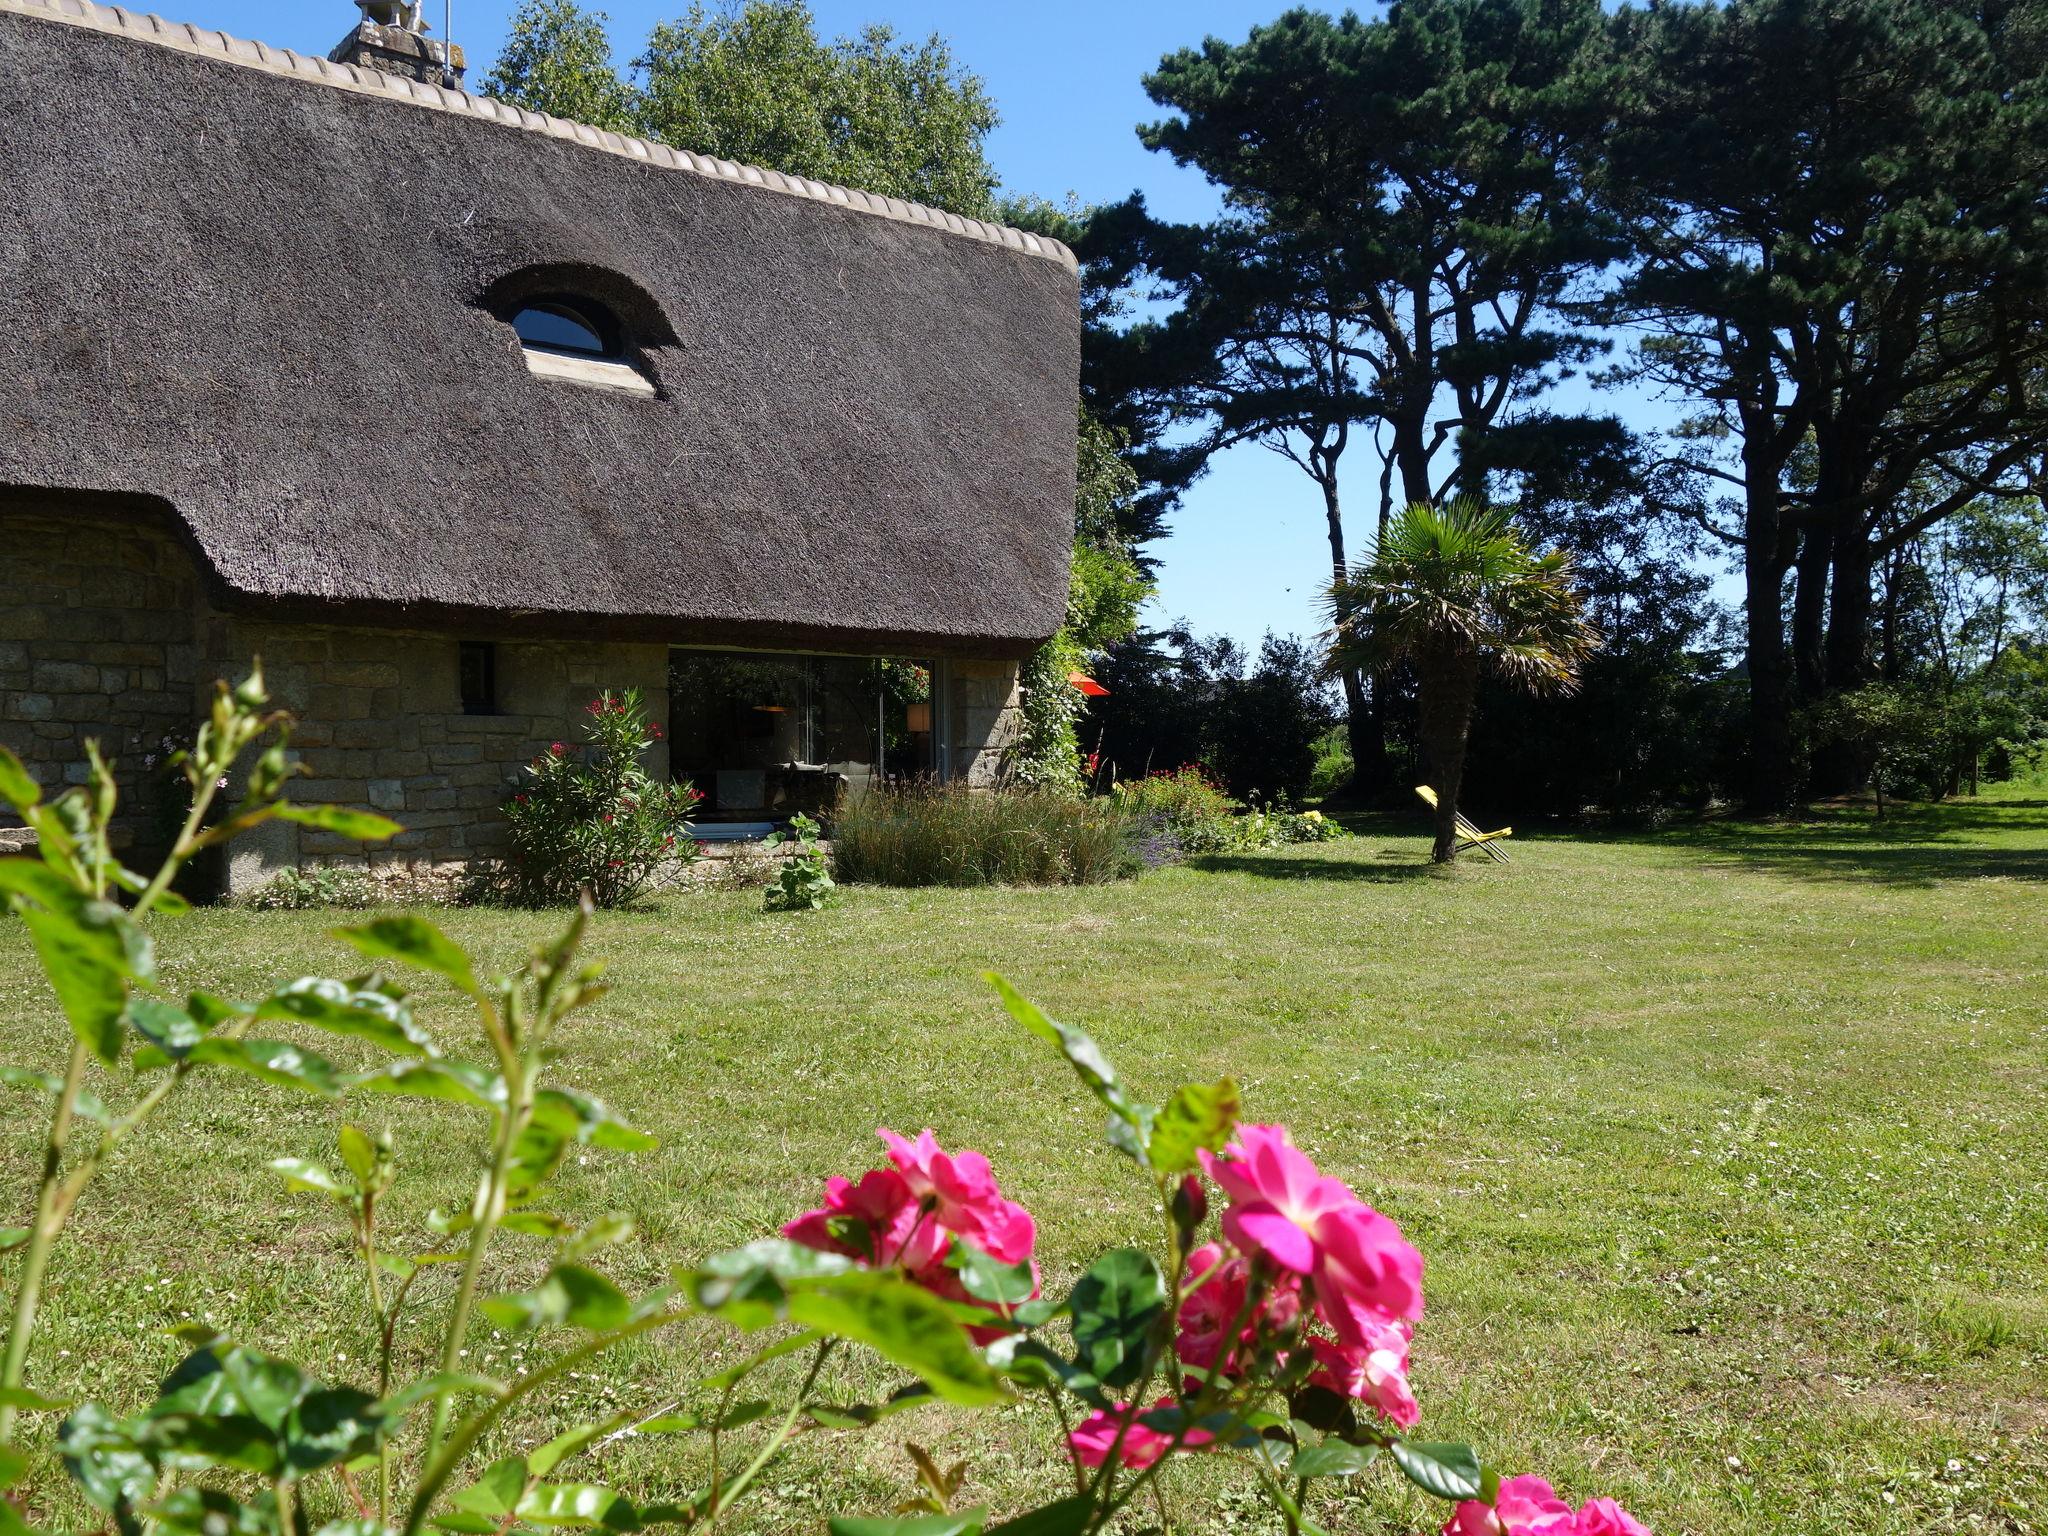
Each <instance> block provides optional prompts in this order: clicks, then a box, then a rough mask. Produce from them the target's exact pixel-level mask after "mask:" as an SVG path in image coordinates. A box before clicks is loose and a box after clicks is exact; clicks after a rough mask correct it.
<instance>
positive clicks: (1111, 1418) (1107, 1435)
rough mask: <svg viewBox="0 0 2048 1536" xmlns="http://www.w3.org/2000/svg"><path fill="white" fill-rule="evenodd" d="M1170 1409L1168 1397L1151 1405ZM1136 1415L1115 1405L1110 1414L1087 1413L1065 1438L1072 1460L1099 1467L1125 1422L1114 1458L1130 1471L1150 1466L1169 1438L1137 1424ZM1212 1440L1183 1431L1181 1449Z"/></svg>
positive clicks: (1198, 1432)
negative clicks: (1127, 1421) (1122, 1436)
mask: <svg viewBox="0 0 2048 1536" xmlns="http://www.w3.org/2000/svg"><path fill="white" fill-rule="evenodd" d="M1173 1406H1174V1402H1173V1399H1172V1398H1171V1397H1162V1398H1161V1399H1159V1401H1158V1402H1156V1403H1154V1404H1153V1405H1152V1407H1153V1408H1171V1407H1173ZM1145 1411H1147V1412H1149V1411H1150V1410H1145ZM1138 1412H1139V1410H1137V1409H1132V1408H1126V1407H1125V1406H1124V1405H1123V1404H1122V1403H1118V1404H1117V1405H1116V1408H1115V1411H1114V1412H1109V1411H1105V1410H1103V1409H1100V1408H1098V1409H1096V1410H1095V1412H1093V1413H1091V1414H1089V1415H1088V1417H1087V1418H1085V1419H1083V1420H1082V1421H1081V1422H1080V1423H1079V1424H1078V1425H1076V1426H1075V1428H1074V1432H1073V1433H1072V1434H1070V1435H1068V1436H1067V1444H1068V1446H1070V1447H1071V1448H1072V1450H1073V1453H1074V1459H1075V1460H1076V1461H1078V1462H1080V1463H1081V1465H1082V1466H1084V1467H1099V1466H1101V1465H1102V1464H1103V1462H1105V1461H1107V1460H1108V1459H1109V1451H1110V1447H1111V1446H1114V1445H1116V1443H1117V1440H1116V1436H1117V1428H1118V1426H1120V1425H1121V1424H1122V1423H1123V1422H1124V1421H1125V1420H1126V1419H1129V1420H1130V1421H1131V1426H1130V1428H1129V1429H1126V1430H1125V1431H1124V1439H1123V1444H1122V1445H1121V1446H1118V1447H1117V1458H1116V1459H1117V1461H1118V1462H1119V1463H1121V1464H1122V1465H1123V1466H1126V1467H1128V1468H1130V1470H1131V1471H1133V1472H1142V1471H1144V1470H1145V1469H1146V1468H1147V1467H1149V1466H1151V1465H1152V1463H1154V1462H1155V1461H1157V1460H1158V1459H1159V1458H1160V1457H1162V1456H1164V1455H1165V1454H1166V1452H1167V1449H1168V1447H1170V1446H1171V1445H1172V1444H1173V1436H1172V1435H1168V1434H1162V1433H1161V1432H1160V1431H1158V1430H1156V1429H1151V1428H1149V1427H1147V1426H1146V1425H1144V1424H1141V1423H1139V1422H1138V1421H1137V1414H1138ZM1214 1438H1215V1436H1213V1435H1211V1434H1210V1433H1209V1432H1208V1431H1207V1430H1203V1429H1191V1430H1189V1431H1188V1432H1187V1437H1186V1438H1185V1439H1184V1440H1182V1441H1181V1449H1182V1450H1193V1449H1194V1448H1195V1447H1197V1446H1203V1445H1207V1444H1208V1443H1209V1442H1210V1441H1211V1440H1213V1439H1214Z"/></svg>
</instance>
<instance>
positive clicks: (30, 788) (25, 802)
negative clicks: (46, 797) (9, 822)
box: [0, 747, 43, 812]
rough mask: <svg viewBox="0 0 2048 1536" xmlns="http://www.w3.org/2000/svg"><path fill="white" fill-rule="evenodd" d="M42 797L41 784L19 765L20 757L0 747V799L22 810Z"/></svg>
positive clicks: (19, 810) (18, 810)
mask: <svg viewBox="0 0 2048 1536" xmlns="http://www.w3.org/2000/svg"><path fill="white" fill-rule="evenodd" d="M42 798H43V791H42V788H41V786H39V785H38V784H37V783H36V781H35V780H34V779H33V778H31V777H30V776H29V771H28V769H26V768H24V767H23V766H22V765H21V759H20V758H18V757H16V756H15V755H14V754H13V753H12V752H10V751H8V750H7V749H6V748H5V747H0V800H5V801H6V802H7V803H8V804H9V805H11V806H13V807H14V809H15V810H16V811H17V812H22V811H26V810H27V809H28V808H29V807H30V806H32V805H34V804H35V803H36V802H37V801H39V800H41V799H42Z"/></svg>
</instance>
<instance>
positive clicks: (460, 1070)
mask: <svg viewBox="0 0 2048 1536" xmlns="http://www.w3.org/2000/svg"><path fill="white" fill-rule="evenodd" d="M344 1086H345V1087H347V1088H349V1089H361V1090H362V1091H363V1092H364V1093H389V1094H396V1095H398V1096H399V1097H400V1098H408V1099H446V1100H447V1101H448V1102H449V1103H451V1104H467V1105H470V1106H471V1107H472V1108H475V1109H491V1110H497V1109H503V1108H504V1107H505V1080H504V1079H503V1078H501V1077H499V1076H497V1075H496V1074H495V1073H491V1072H486V1071H484V1070H483V1069H482V1068H480V1067H472V1066H469V1065H467V1064H466V1063H463V1062H459V1061H447V1060H437V1061H425V1060H421V1059H418V1058H414V1059H412V1060H409V1061H394V1062H391V1063H390V1064H389V1065H387V1066H382V1067H378V1068H376V1069H375V1070H374V1071H370V1072H364V1073H360V1074H359V1075H357V1076H355V1077H352V1078H350V1079H349V1080H348V1082H347V1083H346V1084H345V1085H344Z"/></svg>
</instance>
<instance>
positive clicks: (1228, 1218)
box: [1202, 1125, 1422, 1345]
mask: <svg viewBox="0 0 2048 1536" xmlns="http://www.w3.org/2000/svg"><path fill="white" fill-rule="evenodd" d="M1202 1166H1203V1168H1204V1169H1205V1170H1207V1172H1208V1174H1209V1177H1210V1178H1212V1179H1214V1180H1215V1181H1216V1182H1217V1183H1218V1184H1220V1185H1222V1186H1223V1189H1224V1192H1225V1193H1227V1194H1228V1195H1229V1196H1230V1208H1229V1209H1228V1210H1227V1211H1225V1212H1224V1213H1223V1233H1224V1236H1226V1237H1228V1238H1229V1239H1230V1240H1231V1242H1232V1243H1234V1244H1235V1245H1236V1246H1237V1247H1238V1249H1239V1250H1240V1251H1242V1252H1243V1253H1245V1254H1247V1255H1262V1256H1263V1257H1265V1258H1266V1259H1267V1260H1268V1261H1270V1262H1271V1263H1273V1264H1275V1265H1277V1266H1278V1267H1280V1268H1281V1269H1285V1270H1289V1271H1291V1272H1292V1273H1294V1274H1297V1275H1301V1276H1304V1277H1306V1278H1308V1279H1309V1280H1311V1281H1312V1282H1313V1284H1314V1286H1315V1295H1316V1304H1317V1310H1318V1311H1319V1312H1320V1313H1322V1315H1323V1317H1324V1319H1325V1321H1327V1322H1328V1323H1329V1324H1330V1326H1331V1327H1332V1328H1334V1329H1336V1331H1337V1335H1338V1337H1339V1338H1340V1339H1343V1340H1344V1341H1345V1342H1346V1343H1350V1344H1358V1345H1364V1344H1367V1343H1368V1339H1369V1334H1370V1324H1371V1322H1372V1320H1373V1319H1374V1318H1375V1317H1385V1318H1401V1317H1405V1318H1417V1317H1420V1316H1421V1315H1422V1255H1421V1254H1420V1253H1418V1252H1416V1251H1415V1248H1414V1247H1413V1245H1411V1244H1410V1243H1409V1242H1408V1241H1407V1239H1406V1238H1404V1237H1402V1235H1401V1229H1400V1228H1399V1227H1398V1226H1396V1225H1395V1224H1394V1223H1393V1222H1392V1221H1391V1220H1389V1219H1388V1218H1387V1217H1385V1216H1382V1215H1381V1214H1380V1213H1379V1212H1378V1211H1375V1210H1374V1209H1373V1208H1372V1207H1371V1206H1369V1205H1367V1204H1366V1203H1365V1202H1364V1201H1362V1200H1360V1199H1359V1198H1358V1197H1357V1196H1356V1195H1354V1194H1352V1192H1351V1189H1350V1186H1349V1185H1347V1184H1345V1183H1344V1181H1343V1180H1342V1179H1333V1178H1328V1177H1325V1176H1324V1175H1323V1174H1322V1173H1321V1172H1320V1171H1319V1170H1318V1169H1317V1168H1316V1165H1315V1164H1314V1163H1313V1162H1311V1161H1309V1159H1308V1158H1307V1157H1306V1156H1304V1155H1303V1154H1302V1153H1301V1152H1300V1151H1299V1150H1298V1149H1297V1148H1296V1147H1295V1146H1294V1144H1293V1142H1292V1141H1290V1140H1289V1139H1288V1135H1287V1130H1286V1128H1285V1127H1284V1126H1277V1125H1242V1126H1239V1127H1238V1132H1237V1139H1236V1140H1235V1141H1233V1142H1232V1143H1231V1144H1230V1145H1229V1146H1227V1147H1225V1148H1224V1149H1223V1154H1222V1156H1220V1157H1219V1156H1217V1155H1215V1154H1214V1153H1210V1152H1204V1153H1202Z"/></svg>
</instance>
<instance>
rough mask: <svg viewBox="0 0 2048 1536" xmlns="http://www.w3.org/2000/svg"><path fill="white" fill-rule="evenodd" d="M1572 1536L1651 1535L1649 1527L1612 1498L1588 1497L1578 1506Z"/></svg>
mask: <svg viewBox="0 0 2048 1536" xmlns="http://www.w3.org/2000/svg"><path fill="white" fill-rule="evenodd" d="M1572 1536H1652V1533H1651V1531H1650V1528H1649V1527H1648V1526H1647V1525H1645V1524H1643V1522H1642V1521H1640V1520H1638V1519H1637V1518H1636V1517H1635V1516H1634V1515H1632V1514H1630V1513H1629V1512H1628V1511H1627V1510H1625V1509H1623V1508H1622V1507H1621V1506H1620V1505H1619V1504H1617V1503H1615V1502H1614V1500H1612V1499H1588V1500H1586V1502H1585V1503H1583V1504H1581V1505H1580V1506H1579V1516H1578V1522H1577V1523H1576V1524H1575V1525H1573V1527H1572Z"/></svg>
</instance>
